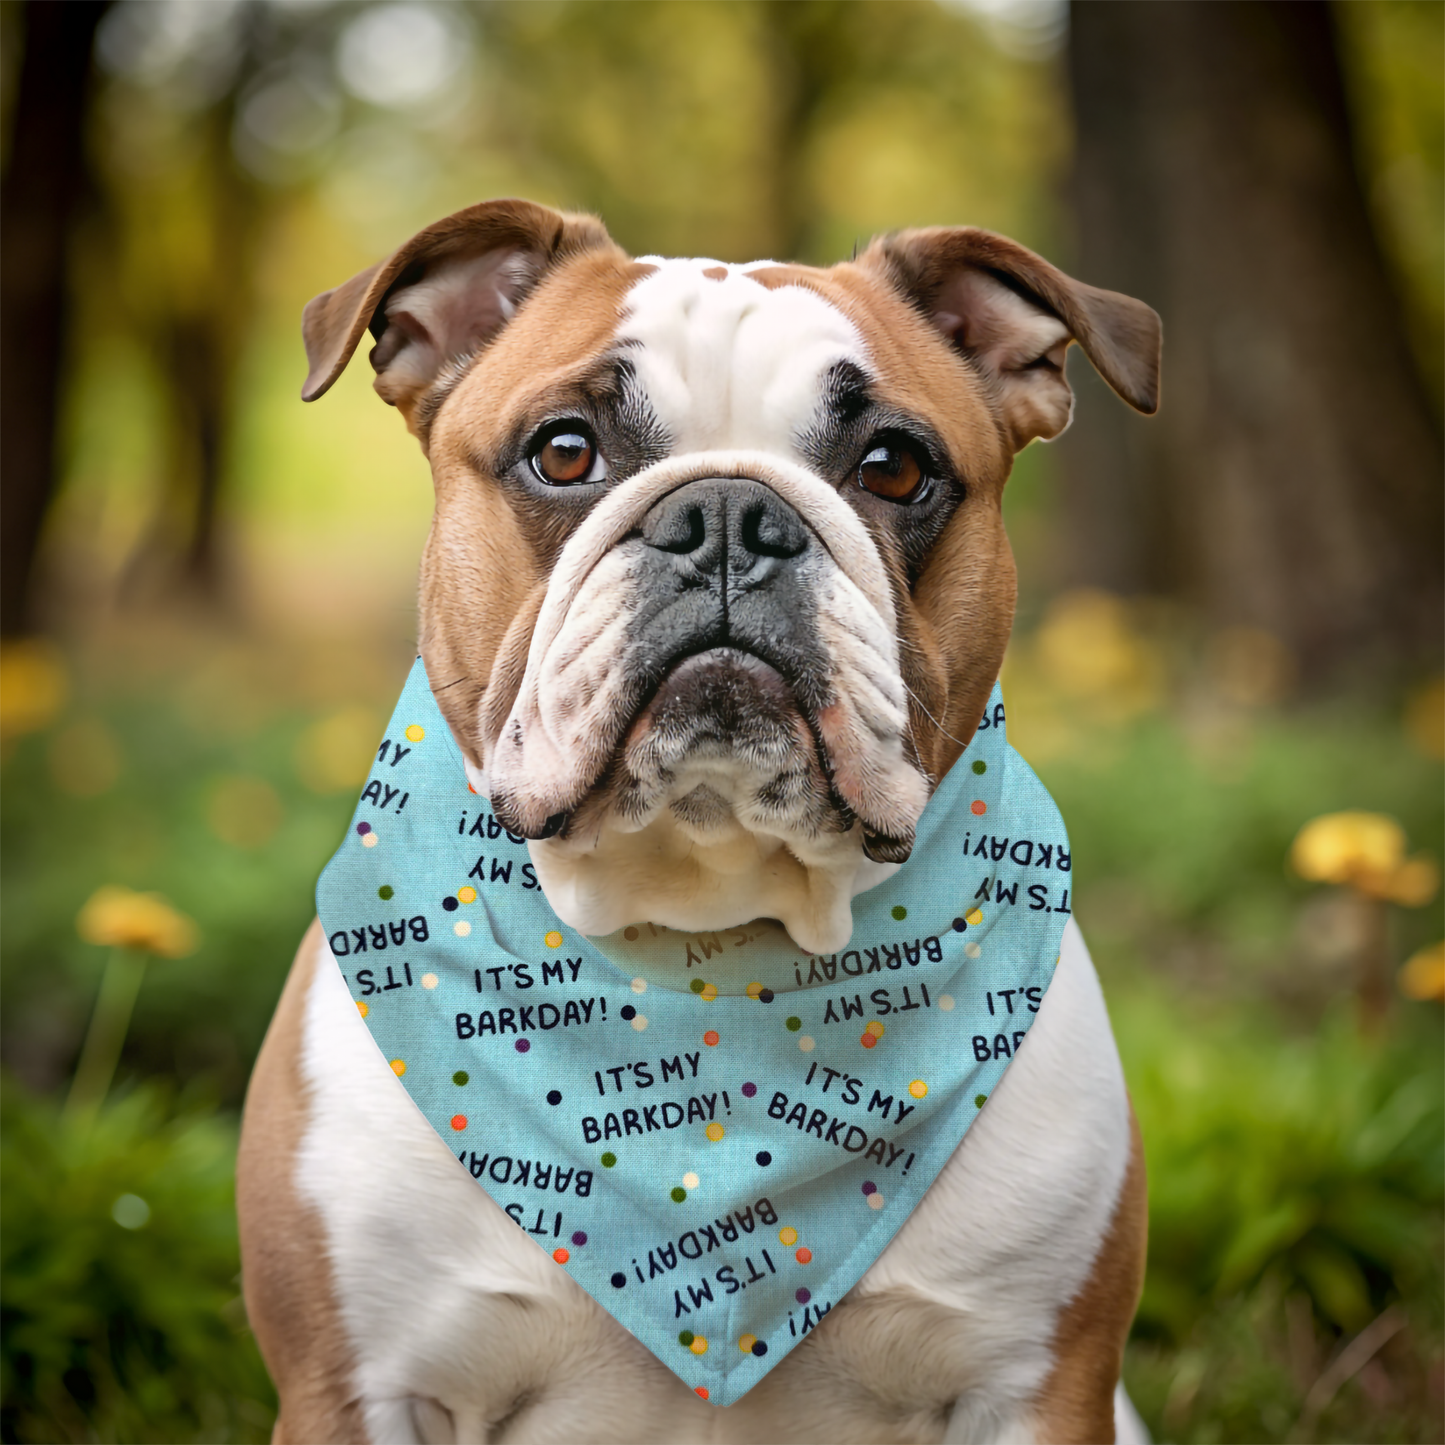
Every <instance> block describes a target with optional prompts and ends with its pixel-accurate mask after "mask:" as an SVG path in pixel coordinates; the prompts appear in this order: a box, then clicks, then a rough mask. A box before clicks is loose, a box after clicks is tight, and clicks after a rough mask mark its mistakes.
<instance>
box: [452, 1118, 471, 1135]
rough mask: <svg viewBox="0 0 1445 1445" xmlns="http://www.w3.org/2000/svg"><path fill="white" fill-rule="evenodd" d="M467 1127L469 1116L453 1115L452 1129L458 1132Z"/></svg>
mask: <svg viewBox="0 0 1445 1445" xmlns="http://www.w3.org/2000/svg"><path fill="white" fill-rule="evenodd" d="M466 1127H467V1116H466V1115H465V1114H453V1115H452V1128H453V1129H456V1130H458V1131H460V1130H462V1129H465V1128H466Z"/></svg>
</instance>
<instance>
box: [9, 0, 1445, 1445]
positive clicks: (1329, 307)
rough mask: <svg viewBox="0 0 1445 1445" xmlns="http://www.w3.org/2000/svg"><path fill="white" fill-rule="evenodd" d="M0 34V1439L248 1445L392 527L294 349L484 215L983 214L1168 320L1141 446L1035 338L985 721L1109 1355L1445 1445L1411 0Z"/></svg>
mask: <svg viewBox="0 0 1445 1445" xmlns="http://www.w3.org/2000/svg"><path fill="white" fill-rule="evenodd" d="M0 27H3V28H0V87H3V116H0V121H3V143H4V177H3V196H0V202H3V204H0V227H3V235H0V253H3V264H0V282H3V285H0V305H3V322H4V350H3V375H0V400H3V428H0V448H3V453H0V463H3V482H4V485H3V502H4V515H3V533H0V545H3V556H0V563H3V571H0V592H3V599H0V600H3V625H4V634H5V643H4V650H3V674H0V716H3V782H4V794H3V882H4V912H3V933H0V937H3V987H4V1013H3V1025H0V1041H3V1049H4V1083H3V1125H4V1139H3V1172H0V1182H3V1209H4V1218H3V1243H0V1249H3V1283H0V1306H3V1310H0V1327H3V1355H0V1368H3V1402H0V1435H3V1438H4V1439H6V1440H26V1441H55V1440H63V1441H189V1440H196V1441H222V1440H262V1439H265V1438H266V1437H267V1436H268V1433H269V1429H270V1423H271V1420H272V1418H273V1406H274V1402H273V1397H272V1394H271V1391H270V1387H269V1384H268V1382H267V1379H266V1376H265V1372H264V1370H263V1368H262V1367H261V1364H260V1361H259V1358H258V1356H257V1354H256V1350H255V1346H254V1343H253V1342H252V1340H251V1338H250V1336H249V1334H248V1332H247V1329H246V1322H245V1313H244V1308H243V1306H242V1304H241V1301H240V1299H239V1292H238V1284H237V1271H238V1263H237V1253H236V1237H235V1227H234V1221H233V1217H232V1212H231V1211H232V1194H231V1188H232V1186H231V1171H232V1160H233V1155H234V1147H235V1138H236V1127H237V1117H238V1110H239V1108H240V1105H241V1101H242V1098H243V1095H244V1090H245V1085H246V1078H247V1072H248V1069H249V1067H250V1063H251V1060H252V1059H253V1057H254V1055H255V1052H256V1049H257V1047H258V1045H259V1043H260V1040H261V1037H262V1034H263V1032H264V1030H265V1027H266V1023H267V1019H268V1017H269V1014H270V1011H271V1009H272V1007H273V1004H274V1002H275V999H276V997H277V994H278V991H279V988H280V985H281V981H282V978H283V976H284V973H285V970H286V968H287V966H288V964H289V961H290V958H291V954H292V952H293V950H294V947H295V944H296V941H297V939H298V938H299V936H300V934H301V932H302V931H303V929H304V928H305V927H306V924H307V922H308V920H309V918H310V916H311V908H312V904H311V894H312V887H313V884H314V880H315V877H316V875H317V873H318V871H319V869H320V868H321V866H322V865H323V863H324V862H325V861H326V859H327V857H328V856H329V854H330V852H331V851H332V850H333V848H334V847H335V845H336V843H337V841H338V839H339V837H340V835H341V832H342V829H343V827H344V825H345V820H346V818H347V816H348V814H349V810H350V808H351V806H352V800H353V797H354V792H355V789H356V787H357V786H358V784H359V781H360V780H361V778H362V776H363V773H364V769H365V765H366V761H367V759H368V757H369V755H370V752H371V750H372V748H373V747H374V746H375V742H376V739H377V737H378V736H379V733H380V727H381V724H382V722H383V720H384V718H385V716H386V709H387V708H388V707H389V706H390V703H391V701H392V700H393V699H394V696H395V694H396V691H397V690H398V688H399V686H400V684H401V681H402V679H403V677H404V675H405V671H406V668H407V665H408V661H409V658H410V656H411V655H412V652H413V650H414V638H415V626H414V615H413V601H412V594H413V588H414V582H415V573H416V566H417V559H418V554H419V551H420V547H421V544H422V541H423V538H424V536H425V532H426V528H427V524H428V515H429V510H430V505H431V496H430V484H429V477H428V473H427V468H426V465H425V462H424V460H423V458H422V457H421V455H420V453H419V451H418V450H417V448H416V446H415V444H414V443H413V442H412V441H411V439H410V438H409V437H408V436H407V435H406V433H405V431H404V428H403V426H402V424H401V422H400V420H399V418H398V417H397V416H395V415H394V414H392V413H390V412H389V411H388V409H387V408H386V407H384V406H383V405H382V404H381V403H380V402H379V401H378V400H377V399H376V398H375V397H374V396H373V394H372V393H371V390H370V386H369V381H370V374H369V371H368V369H367V368H366V367H365V366H364V365H356V366H354V367H353V368H352V371H351V373H350V374H348V375H347V376H345V377H343V379H342V380H341V382H340V383H339V384H338V386H337V387H336V388H335V390H334V391H333V392H332V393H331V394H330V395H328V396H327V397H326V398H325V400H324V401H323V402H321V403H320V404H319V405H317V406H315V407H309V408H308V407H303V406H302V405H301V404H300V402H299V400H298V395H297V394H298V389H299V385H300V382H301V378H302V374H303V371H304V365H303V358H302V353H301V347H300V338H299V333H298V321H299V317H300V312H301V307H302V305H303V304H304V303H305V301H306V300H307V299H308V298H309V297H310V296H312V295H313V294H315V293H316V292H318V291H320V290H323V289H325V288H327V287H329V286H332V285H335V284H337V283H338V282H340V281H342V280H344V279H345V278H346V277H347V276H349V275H351V274H352V273H353V272H354V271H356V270H359V269H360V268H362V267H363V266H366V265H369V264H370V263H371V262H373V261H375V260H377V259H378V258H380V257H381V256H382V255H384V254H385V253H386V252H388V251H389V250H390V249H391V248H393V247H394V246H396V245H397V244H399V243H400V242H401V241H403V240H405V239H406V238H407V237H408V236H409V235H410V234H411V233H412V232H413V231H414V230H416V229H418V228H420V227H421V226H422V225H424V224H426V223H427V222H429V221H431V220H433V219H435V218H437V217H438V216H441V215H443V214H445V213H447V212H449V211H451V210H453V209H456V208H458V207H460V206H462V205H465V204H469V203H471V202H473V201H475V200H478V199H481V198H484V197H487V196H494V195H505V194H518V195H525V196H529V197H532V198H535V199H538V200H541V201H546V202H550V203H553V204H558V205H563V206H570V207H580V208H589V209H595V210H596V211H598V212H599V213H600V214H601V215H603V216H604V217H605V219H606V221H607V223H608V225H609V226H610V227H611V229H612V231H613V234H614V235H615V236H616V237H617V238H618V239H619V240H620V241H621V242H622V243H623V244H624V245H625V246H627V247H629V248H631V249H633V250H634V251H636V252H638V253H642V252H664V253H666V252H672V253H684V254H702V255H712V256H717V257H720V258H723V259H727V260H747V259H752V258H755V257H759V256H775V257H796V258H801V259H805V260H809V261H818V262H825V263H826V262H829V261H832V260H834V259H837V258H839V257H842V256H846V255H847V254H848V253H849V252H850V251H851V249H852V248H853V246H854V245H855V244H856V243H858V242H859V241H861V240H866V239H867V238H868V237H869V236H870V235H871V234H873V233H875V232H877V231H880V230H887V229H892V228H895V227H900V226H907V225H922V224H939V223H971V224H976V225H983V226H987V227H992V228H994V229H997V230H1000V231H1004V232H1006V233H1008V234H1010V235H1012V236H1014V237H1016V238H1017V239H1019V240H1021V241H1023V242H1025V243H1026V244H1028V245H1030V246H1032V247H1034V248H1035V249H1037V250H1039V251H1041V252H1042V253H1043V254H1045V255H1047V256H1049V257H1050V258H1051V259H1053V260H1055V261H1057V262H1058V263H1059V264H1061V265H1063V266H1064V267H1065V268H1066V269H1068V270H1070V271H1072V272H1073V273H1074V274H1077V275H1079V276H1081V277H1082V278H1084V279H1086V280H1088V281H1091V282H1093V283H1095V284H1100V285H1105V286H1110V287H1114V288H1117V289H1120V290H1125V291H1128V292H1131V293H1132V294H1135V295H1138V296H1142V297H1143V298H1144V299H1146V300H1148V301H1149V302H1150V303H1151V304H1153V305H1154V306H1155V307H1156V308H1157V309H1158V310H1159V311H1160V312H1161V313H1162V314H1163V316H1164V321H1165V329H1166V353H1165V355H1166V361H1165V391H1164V404H1163V409H1162V411H1161V413H1160V415H1159V416H1158V417H1157V418H1155V419H1152V420H1145V419H1141V418H1137V417H1134V416H1132V415H1131V414H1129V413H1128V412H1127V410H1126V409H1125V408H1124V407H1123V406H1122V405H1121V404H1120V403H1119V402H1117V401H1116V400H1115V399H1114V398H1112V397H1111V396H1110V395H1109V394H1108V393H1107V391H1106V390H1105V389H1104V388H1103V387H1102V386H1101V385H1100V384H1099V383H1098V382H1097V381H1095V380H1094V379H1093V378H1092V375H1091V374H1090V373H1089V372H1088V368H1087V366H1076V367H1074V368H1073V374H1074V375H1075V377H1076V382H1077V387H1078V391H1079V398H1080V402H1079V416H1078V421H1077V422H1076V424H1075V426H1074V428H1073V430H1072V431H1071V432H1070V433H1069V434H1068V435H1067V436H1066V437H1065V438H1064V439H1063V440H1062V441H1061V442H1059V443H1057V444H1055V445H1052V446H1048V447H1042V446H1037V445H1036V446H1034V447H1032V448H1030V449H1029V450H1028V451H1027V452H1026V453H1025V454H1024V455H1023V456H1021V457H1020V459H1019V463H1018V466H1017V469H1016V472H1015V476H1014V478H1013V480H1012V481H1011V483H1010V487H1009V493H1008V520H1009V525H1010V530H1011V535H1012V537H1013V540H1014V543H1015V547H1016V550H1017V553H1018V557H1019V563H1020V569H1021V581H1022V599H1021V606H1020V613H1019V621H1018V626H1017V628H1016V631H1015V637H1014V643H1013V646H1012V648H1011V650H1010V654H1009V660H1008V664H1007V668H1006V673H1005V689H1006V692H1007V695H1008V700H1009V705H1010V728H1011V736H1012V740H1013V741H1015V742H1016V744H1017V745H1018V746H1019V748H1020V749H1021V750H1022V752H1023V753H1024V755H1025V756H1026V757H1027V758H1028V759H1029V760H1030V761H1031V762H1032V763H1033V764H1034V765H1035V767H1036V768H1037V769H1038V771H1039V772H1040V773H1041V775H1042V776H1043V778H1044V781H1045V782H1046V783H1047V784H1048V786H1049V787H1050V788H1051V789H1052V790H1053V792H1054V794H1055V796H1056V797H1057V799H1058V801H1059V803H1060V805H1061V807H1062V809H1063V812H1064V815H1065V817H1066V818H1067V820H1068V823H1069V827H1070V831H1071V833H1072V836H1073V839H1074V845H1075V859H1076V868H1077V872H1078V904H1077V907H1078V914H1079V918H1080V920H1081V922H1082V923H1083V925H1084V928H1085V932H1086V934H1087V936H1088V938H1089V940H1090V943H1091V946H1092V948H1093V951H1094V955H1095V958H1096V960H1097V962H1098V965H1099V969H1100V972H1101V974H1102V976H1103V978H1104V982H1105V986H1106V989H1107V992H1108V997H1109V1002H1110V1007H1111V1010H1112V1013H1113V1017H1114V1022H1115V1027H1116V1030H1117V1033H1118V1037H1119V1042H1120V1046H1121V1049H1122V1051H1123V1055H1124V1060H1125V1067H1126V1070H1127V1073H1128V1077H1129V1082H1130V1086H1131V1089H1132V1092H1133V1098H1134V1102H1135V1106H1136V1108H1137V1111H1138V1113H1139V1117H1140V1121H1141V1123H1142V1126H1143V1131H1144V1138H1145V1143H1146V1149H1147V1154H1148V1163H1149V1171H1150V1181H1151V1205H1150V1228H1151V1249H1150V1261H1149V1273H1148V1281H1147V1284H1146V1287H1145V1292H1144V1298H1143V1302H1142V1305H1141V1307H1140V1311H1139V1315H1138V1320H1137V1323H1136V1325H1135V1328H1134V1333H1133V1338H1132V1340H1131V1343H1130V1346H1129V1353H1128V1357H1127V1361H1126V1366H1125V1374H1126V1379H1127V1382H1128V1385H1129V1388H1130V1390H1131V1392H1132V1394H1133V1397H1134V1399H1135V1401H1136V1402H1137V1404H1138V1406H1139V1408H1140V1410H1141V1411H1142V1413H1143V1415H1144V1417H1145V1419H1146V1420H1147V1422H1148V1424H1149V1426H1150V1428H1151V1430H1152V1431H1153V1432H1154V1433H1155V1436H1156V1438H1159V1439H1168V1440H1179V1441H1222V1440H1240V1441H1262V1440H1295V1441H1315V1440H1341V1441H1377V1440H1380V1441H1383V1440H1402V1441H1403V1440H1410V1441H1415V1440H1419V1441H1438V1440H1440V1439H1442V1438H1445V1427H1442V1370H1441V1359H1442V1355H1441V1337H1442V1221H1441V1196H1442V1173H1445V1156H1442V1132H1445V1125H1442V1017H1441V1007H1440V998H1441V994H1442V975H1445V958H1442V953H1441V948H1440V943H1439V940H1440V938H1441V936H1442V932H1445V927H1442V917H1441V907H1440V902H1439V898H1438V894H1437V888H1436V884H1437V880H1438V866H1437V863H1436V861H1435V860H1437V859H1438V858H1439V856H1440V853H1441V850H1442V774H1441V758H1442V752H1445V738H1442V732H1445V726H1442V686H1441V679H1440V642H1441V571H1442V567H1441V457H1440V423H1441V404H1440V392H1441V382H1442V375H1445V367H1442V353H1441V339H1442V313H1445V274H1442V262H1445V196H1442V175H1445V101H1442V75H1445V44H1442V37H1445V6H1442V5H1440V4H1439V3H1435V0H1367V3H1354V0H1342V3H1335V4H1325V3H1319V0H1294V3H1282V4H1281V3H1268V0H1245V3H1235V0H1218V3H1196V0H1175V3H1167V4H1162V3H1161V4H1130V3H1115V0H1084V3H1079V4H1075V5H1073V6H1072V7H1070V6H1068V5H1066V4H1063V3H1059V0H966V3H965V0H940V3H935V0H851V3H837V0H796V3H770V0H732V3H713V0H693V3H631V0H613V3H577V0H536V3H506V0H500V3H498V0H482V3H451V4H431V3H407V4H397V3H389V0H383V3H360V0H162V3H156V0H110V3H97V0H65V3H60V0H24V3H20V0H9V3H6V4H4V5H0ZM1076 360H1077V358H1076ZM1339 815H1343V816H1339ZM1318 819H1323V821H1321V822H1314V820H1318ZM1312 823H1314V826H1313V827H1311V828H1309V829H1308V831H1306V832H1305V833H1304V834H1303V835H1301V829H1304V828H1306V826H1307V825H1310V824H1312ZM103 889H104V890H110V891H106V892H101V893H100V894H99V896H98V897H97V896H96V895H97V892H98V890H103ZM150 894H159V895H161V898H160V899H159V900H158V899H155V898H149V897H145V896H137V895H150ZM132 1001H133V1003H134V1008H133V1012H132V1011H131V1004H132ZM117 1051H119V1053H118V1059H119V1062H118V1066H117V1067H115V1068H114V1070H113V1071H112V1068H111V1064H112V1063H113V1062H114V1059H115V1057H116V1054H117Z"/></svg>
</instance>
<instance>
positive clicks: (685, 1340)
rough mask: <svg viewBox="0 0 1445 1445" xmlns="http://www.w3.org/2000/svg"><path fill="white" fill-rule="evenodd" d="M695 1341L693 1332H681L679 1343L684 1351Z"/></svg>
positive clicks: (678, 1338) (678, 1337)
mask: <svg viewBox="0 0 1445 1445" xmlns="http://www.w3.org/2000/svg"><path fill="white" fill-rule="evenodd" d="M693 1339H694V1336H693V1333H692V1331H691V1330H681V1331H679V1333H678V1336H677V1342H678V1344H680V1345H681V1346H682V1347H683V1349H686V1348H687V1347H688V1346H689V1345H690V1344H691V1343H692V1342H693Z"/></svg>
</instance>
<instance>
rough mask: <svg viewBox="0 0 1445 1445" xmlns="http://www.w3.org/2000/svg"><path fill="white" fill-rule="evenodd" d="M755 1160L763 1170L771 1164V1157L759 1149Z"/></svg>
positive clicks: (765, 1151) (764, 1150)
mask: <svg viewBox="0 0 1445 1445" xmlns="http://www.w3.org/2000/svg"><path fill="white" fill-rule="evenodd" d="M756 1158H757V1161H758V1164H759V1165H760V1166H761V1167H762V1168H764V1169H766V1168H767V1167H768V1165H769V1164H771V1163H772V1162H773V1156H772V1155H771V1154H769V1153H768V1151H767V1150H766V1149H759V1150H758V1152H757V1156H756Z"/></svg>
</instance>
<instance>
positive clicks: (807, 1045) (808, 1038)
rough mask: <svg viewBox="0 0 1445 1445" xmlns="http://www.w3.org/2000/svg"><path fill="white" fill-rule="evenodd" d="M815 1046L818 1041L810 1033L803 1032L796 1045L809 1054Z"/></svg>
mask: <svg viewBox="0 0 1445 1445" xmlns="http://www.w3.org/2000/svg"><path fill="white" fill-rule="evenodd" d="M817 1046H818V1041H817V1039H815V1038H814V1037H813V1036H812V1035H811V1034H804V1035H803V1037H802V1038H800V1039H799V1040H798V1047H799V1048H800V1049H802V1051H803V1052H804V1053H805V1054H811V1053H812V1052H813V1050H814V1049H815V1048H816V1047H817Z"/></svg>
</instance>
